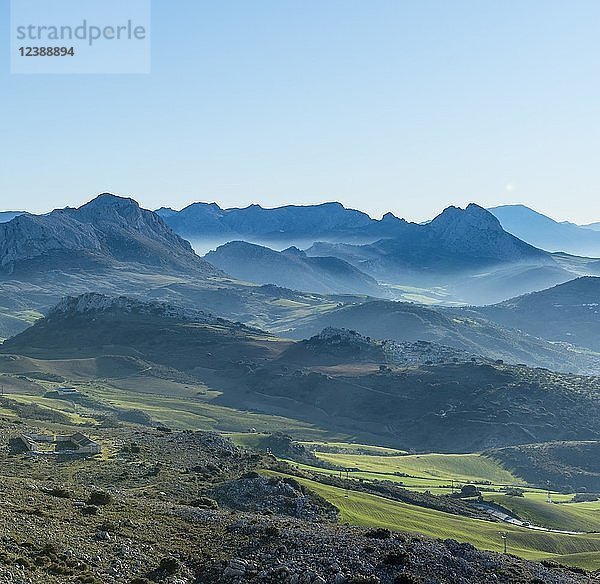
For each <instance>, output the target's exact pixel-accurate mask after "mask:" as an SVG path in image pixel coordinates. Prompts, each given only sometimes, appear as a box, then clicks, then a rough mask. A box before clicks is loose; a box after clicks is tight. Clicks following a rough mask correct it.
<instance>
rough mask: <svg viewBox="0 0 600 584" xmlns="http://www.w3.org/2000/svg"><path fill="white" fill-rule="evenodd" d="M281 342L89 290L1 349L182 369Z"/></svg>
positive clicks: (194, 313) (259, 354)
mask: <svg viewBox="0 0 600 584" xmlns="http://www.w3.org/2000/svg"><path fill="white" fill-rule="evenodd" d="M286 346H287V345H286V343H285V342H282V341H278V340H275V339H271V338H270V337H269V336H268V335H267V334H266V333H263V332H262V331H259V330H257V329H252V328H249V327H247V326H245V325H243V324H241V323H234V322H231V321H227V320H224V319H221V318H218V317H215V316H213V315H211V314H209V313H206V312H203V311H200V310H192V309H185V308H181V307H177V306H173V305H170V304H167V303H163V302H143V301H140V300H136V299H132V298H126V297H118V298H115V297H108V296H104V295H101V294H95V293H89V294H83V295H81V296H78V297H69V298H65V299H64V300H62V301H61V302H59V303H58V304H57V305H56V306H55V307H54V308H52V309H51V310H50V311H49V312H48V314H47V316H46V317H45V318H43V319H41V320H39V321H37V322H36V323H35V325H34V326H32V327H31V328H29V329H27V330H26V331H24V332H23V333H21V334H19V335H17V336H15V337H12V338H11V339H9V340H7V341H5V342H4V344H3V345H2V346H1V350H2V352H3V353H8V352H10V353H17V354H23V355H27V356H30V357H38V358H46V359H47V358H53V359H75V358H86V357H96V356H99V355H126V356H133V357H141V358H143V359H145V360H147V361H150V362H153V363H158V364H161V365H167V366H170V367H174V368H176V369H180V370H185V371H188V370H193V369H194V368H200V367H210V368H214V369H219V370H220V369H227V368H229V367H231V368H234V367H235V365H236V364H237V363H238V362H239V361H243V360H256V361H258V362H260V361H261V360H264V359H265V358H270V357H272V356H273V355H275V354H277V353H278V352H280V351H281V350H283V349H284V348H285V347H286Z"/></svg>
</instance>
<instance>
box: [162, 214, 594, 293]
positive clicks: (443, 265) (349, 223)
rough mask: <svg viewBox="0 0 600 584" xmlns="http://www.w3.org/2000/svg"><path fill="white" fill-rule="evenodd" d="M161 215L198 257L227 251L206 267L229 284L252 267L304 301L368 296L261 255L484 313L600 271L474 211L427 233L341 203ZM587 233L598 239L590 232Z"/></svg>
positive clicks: (429, 226)
mask: <svg viewBox="0 0 600 584" xmlns="http://www.w3.org/2000/svg"><path fill="white" fill-rule="evenodd" d="M157 212H158V213H159V214H160V215H161V216H162V217H163V218H164V219H165V221H166V222H167V223H168V224H169V225H171V227H173V229H175V230H176V231H177V232H178V233H180V234H181V235H184V236H186V237H189V238H190V239H191V240H192V241H193V243H194V246H195V247H196V249H198V250H200V249H202V250H204V249H206V248H210V247H211V245H214V244H215V243H216V244H217V245H218V244H219V243H222V244H225V245H224V246H223V245H219V247H218V249H217V250H215V251H213V252H209V254H208V255H206V256H205V258H206V259H209V261H212V262H213V263H215V264H216V265H218V266H219V267H221V268H222V269H224V270H226V271H229V272H230V273H231V274H232V275H234V276H236V277H238V278H242V279H244V280H248V279H251V278H250V277H249V276H251V274H249V272H250V264H252V271H253V272H254V274H256V275H255V280H256V281H259V282H264V283H273V284H277V285H283V286H285V287H291V288H301V289H302V290H304V291H315V290H318V291H327V290H334V291H338V292H345V293H350V292H355V291H366V292H367V293H370V294H373V293H374V292H373V291H372V290H365V287H364V282H357V285H355V286H349V285H348V279H347V278H344V279H343V281H340V280H339V278H338V276H337V275H335V274H331V273H330V272H328V273H327V275H326V276H325V275H324V274H323V273H322V272H321V273H320V275H319V277H322V278H325V279H327V280H328V283H327V284H325V281H323V285H322V286H319V287H316V286H315V283H314V279H313V278H312V277H310V275H309V276H308V277H306V276H307V274H306V271H307V266H306V262H307V258H303V260H302V261H301V262H300V263H303V264H304V265H303V266H302V268H300V267H299V266H298V265H296V266H294V265H293V263H292V262H291V261H289V260H290V257H289V255H290V254H289V253H286V255H287V258H283V256H277V255H276V254H275V253H269V252H268V251H267V249H266V248H265V245H268V246H269V248H273V247H275V248H278V249H283V248H284V247H286V246H294V247H297V246H298V245H301V246H303V247H304V248H306V249H305V253H306V256H307V257H310V258H328V259H327V260H319V261H322V262H325V261H327V262H331V261H332V260H331V258H337V259H338V260H340V261H342V262H346V264H350V265H351V266H353V267H354V268H355V269H356V270H358V272H356V273H355V274H356V275H357V276H358V275H359V274H361V276H360V277H361V279H363V278H364V276H363V274H366V275H368V276H370V277H371V278H374V279H375V280H377V281H378V282H379V283H381V284H384V287H380V289H379V290H378V291H376V292H375V293H374V294H375V295H377V296H380V297H381V296H383V297H390V296H392V297H394V295H395V296H396V297H397V298H398V299H402V298H406V297H408V294H407V289H408V288H411V287H416V288H428V289H431V288H433V287H438V288H442V289H444V290H445V294H446V296H447V299H448V301H450V302H463V303H475V304H489V303H494V302H498V301H501V300H504V299H506V298H508V297H510V296H516V295H520V294H523V293H527V292H531V291H534V290H541V289H544V288H547V287H549V286H553V285H555V284H559V283H562V282H566V281H568V280H571V279H573V278H575V277H577V276H583V275H596V274H600V264H597V263H596V262H594V261H593V260H586V259H585V258H576V257H571V256H569V255H565V254H551V253H548V252H547V251H545V250H542V249H539V248H537V247H535V246H534V245H531V244H530V243H526V242H524V241H523V240H522V239H519V238H518V237H515V236H514V235H512V234H510V233H508V232H507V231H506V230H504V229H503V228H502V225H501V224H500V222H499V221H498V219H497V218H496V217H495V216H494V215H492V214H491V213H489V212H488V211H486V210H485V209H483V208H482V207H479V206H478V205H475V204H471V205H468V206H467V207H466V209H464V210H463V209H459V208H456V207H449V208H447V209H445V210H444V211H443V212H442V213H441V214H440V215H438V216H437V217H435V218H434V219H433V220H432V221H429V222H427V223H424V224H416V223H409V222H407V221H405V220H403V219H398V218H396V217H395V216H393V215H392V214H390V213H388V214H386V215H385V216H384V217H383V218H382V219H381V220H374V219H371V218H370V217H369V216H368V215H366V214H364V213H361V212H358V211H354V210H351V209H346V208H344V207H343V206H342V205H340V204H339V203H326V204H323V205H312V206H311V205H309V206H305V207H300V206H286V207H279V208H275V209H264V208H262V207H260V206H258V205H252V206H250V207H247V208H245V209H221V208H220V207H219V206H218V205H216V204H214V203H212V204H205V203H195V204H193V205H190V206H189V207H186V208H185V209H183V210H182V211H179V212H177V211H173V210H172V209H166V208H163V209H159V210H158V211H157ZM577 229H580V228H577ZM581 229H582V230H583V228H581ZM585 231H587V233H588V234H592V236H594V232H592V231H591V230H585ZM232 239H235V240H244V241H245V243H246V244H250V243H252V244H254V245H258V244H262V245H261V247H262V251H261V253H258V249H259V248H257V247H251V246H250V245H242V244H241V243H236V244H235V247H233V246H231V245H229V246H228V245H227V244H228V243H231V240H232ZM226 242H227V243H226ZM234 249H235V251H234ZM272 251H275V250H272ZM284 253H285V250H284ZM297 255H298V254H297ZM299 260H300V258H299V257H297V259H296V260H294V261H295V263H296V264H297V263H298V262H299ZM275 266H278V267H281V271H278V269H276V268H275ZM284 266H285V267H284ZM323 267H324V266H321V268H323ZM312 269H314V265H313V266H311V270H312ZM345 270H346V272H347V271H348V268H347V267H346V268H345ZM309 271H310V270H309ZM319 271H321V270H319ZM332 277H333V280H334V285H332V281H331V278H332ZM384 290H385V292H384ZM438 298H439V295H438Z"/></svg>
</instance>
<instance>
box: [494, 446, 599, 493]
mask: <svg viewBox="0 0 600 584" xmlns="http://www.w3.org/2000/svg"><path fill="white" fill-rule="evenodd" d="M486 454H487V456H490V457H491V458H493V459H495V460H498V461H499V462H501V463H502V464H503V465H504V466H505V467H506V468H509V469H511V470H512V471H513V472H514V473H515V474H517V475H518V476H520V477H523V478H524V479H525V480H526V481H528V482H530V483H532V484H538V485H545V484H549V485H550V486H551V487H552V488H554V489H556V488H558V489H564V490H567V491H573V490H577V491H586V490H587V491H588V492H590V493H600V442H549V443H546V444H526V445H523V446H513V447H510V448H501V449H498V450H492V451H489V452H487V453H486Z"/></svg>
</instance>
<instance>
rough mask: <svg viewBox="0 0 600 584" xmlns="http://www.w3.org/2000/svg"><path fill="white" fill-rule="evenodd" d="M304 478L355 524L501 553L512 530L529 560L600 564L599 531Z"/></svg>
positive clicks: (516, 550)
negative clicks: (475, 512)
mask: <svg viewBox="0 0 600 584" xmlns="http://www.w3.org/2000/svg"><path fill="white" fill-rule="evenodd" d="M297 480H298V481H299V482H301V483H302V484H304V485H305V486H307V487H308V488H310V489H312V490H313V491H314V492H316V493H318V494H319V495H321V496H322V497H324V498H325V499H327V500H328V501H330V502H331V503H332V504H334V505H335V506H336V507H337V508H338V509H339V510H340V513H341V520H342V521H347V522H349V523H350V524H353V525H363V526H370V527H387V528H389V529H393V530H396V531H403V532H409V533H415V534H424V535H427V536H430V537H436V538H452V539H456V540H458V541H463V542H469V543H472V544H473V545H475V546H476V547H478V548H480V549H486V550H491V551H501V549H502V539H501V537H500V534H501V533H502V532H506V533H507V534H508V551H509V552H510V553H513V554H515V555H518V556H521V557H524V558H529V559H544V558H552V559H558V558H560V561H561V562H563V563H565V564H567V565H574V566H580V567H583V568H586V569H590V570H592V569H599V568H600V534H594V535H588V534H586V535H564V534H557V533H548V532H542V531H535V530H531V529H526V528H520V527H514V526H510V525H507V524H503V523H502V524H501V523H492V522H488V521H480V520H477V519H469V518H465V517H460V516H457V515H450V514H447V513H443V512H440V511H434V510H431V509H426V508H423V507H416V506H413V505H408V504H405V503H400V502H396V501H391V500H389V499H385V498H383V497H378V496H375V495H369V494H366V493H358V492H354V491H350V492H346V491H344V490H343V489H338V488H336V487H331V486H328V485H322V484H320V483H317V482H314V481H311V480H308V479H297Z"/></svg>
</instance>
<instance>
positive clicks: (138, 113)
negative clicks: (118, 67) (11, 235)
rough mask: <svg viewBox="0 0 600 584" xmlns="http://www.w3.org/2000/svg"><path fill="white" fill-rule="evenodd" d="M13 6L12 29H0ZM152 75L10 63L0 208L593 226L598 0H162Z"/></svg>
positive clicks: (598, 207) (4, 84) (1, 132)
mask: <svg viewBox="0 0 600 584" xmlns="http://www.w3.org/2000/svg"><path fill="white" fill-rule="evenodd" d="M7 4H8V2H3V7H2V12H1V17H2V22H1V29H0V33H2V36H5V35H6V34H8V19H9V13H8V7H7V6H6V5H7ZM152 46H153V49H152V74H151V75H139V76H136V75H121V76H116V75H115V76H110V75H109V76H82V75H79V76H77V75H70V76H68V75H67V76H50V75H46V76H44V75H29V76H19V75H10V74H9V72H8V71H9V55H8V48H7V47H6V43H4V44H3V48H2V52H1V54H2V67H1V73H0V75H1V76H0V100H1V103H2V115H1V118H0V119H1V124H0V140H1V142H0V208H1V209H27V210H32V211H45V210H49V209H51V208H53V207H57V206H66V205H76V204H79V203H81V202H83V201H85V200H87V199H89V198H90V197H91V196H92V195H94V194H96V193H99V192H102V191H111V192H115V193H119V194H127V195H131V196H133V197H135V198H136V199H137V200H139V201H140V202H141V203H142V204H143V205H144V206H146V207H149V208H155V207H158V206H161V205H169V206H173V207H181V206H184V205H185V204H187V203H189V202H192V201H196V200H205V201H213V200H216V201H217V202H219V203H221V204H223V205H227V206H234V205H235V206H239V205H246V204H249V203H252V202H259V203H261V204H263V205H265V206H274V205H280V204H286V203H312V202H321V201H328V200H339V201H341V202H343V203H344V204H346V205H348V206H352V207H356V208H360V209H363V210H366V211H368V212H370V213H371V214H373V215H375V216H377V215H381V214H382V213H383V212H385V211H388V210H391V211H393V212H394V213H395V214H397V215H399V216H403V217H406V218H409V219H413V220H414V219H424V218H428V217H430V216H432V215H433V214H435V213H437V212H438V211H440V210H441V209H442V208H444V207H445V206H447V205H448V204H458V205H463V204H466V203H468V202H470V201H475V202H478V203H480V204H483V205H486V206H489V205H493V204H502V203H515V202H521V203H525V204H528V205H529V206H532V207H534V208H536V209H538V210H540V211H543V212H546V213H548V214H550V215H552V216H554V217H556V218H560V219H570V220H575V221H578V222H589V221H592V220H600V164H599V162H598V158H599V154H600V2H598V0H571V1H567V0H560V1H553V0H494V1H490V0H473V1H464V0H440V1H432V0H418V1H414V0H410V1H408V0H389V1H388V0H251V1H249V0H237V1H234V0H222V1H218V2H217V1H208V0H198V1H192V0H188V1H185V2H184V1H182V0H154V2H153V17H152Z"/></svg>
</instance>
